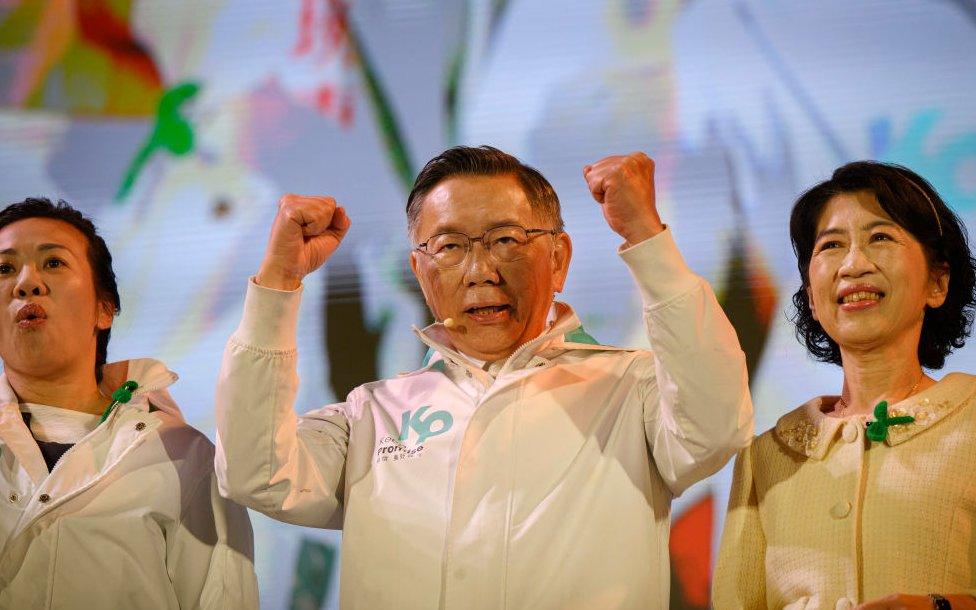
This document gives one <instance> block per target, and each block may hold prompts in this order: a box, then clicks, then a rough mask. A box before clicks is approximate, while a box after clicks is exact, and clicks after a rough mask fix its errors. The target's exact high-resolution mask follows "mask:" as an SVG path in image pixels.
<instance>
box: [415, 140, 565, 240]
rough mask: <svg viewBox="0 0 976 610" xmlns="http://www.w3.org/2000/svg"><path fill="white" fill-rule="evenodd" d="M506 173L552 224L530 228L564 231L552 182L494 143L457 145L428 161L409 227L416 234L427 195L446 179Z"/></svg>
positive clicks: (539, 214) (417, 184) (541, 217)
mask: <svg viewBox="0 0 976 610" xmlns="http://www.w3.org/2000/svg"><path fill="white" fill-rule="evenodd" d="M506 174H508V175H512V176H514V177H515V178H516V179H517V180H518V182H519V184H520V185H521V186H522V190H523V191H525V196H526V198H527V199H528V200H529V205H531V206H532V211H533V212H534V213H535V215H536V217H537V218H538V219H539V220H541V221H542V222H544V223H546V224H547V225H549V226H547V227H526V228H527V229H532V228H548V229H555V230H556V231H562V230H563V218H562V213H561V212H560V209H559V197H557V196H556V191H555V189H553V188H552V185H551V184H549V181H548V180H546V179H545V177H544V176H543V175H542V174H541V173H539V171H538V170H537V169H535V168H533V167H529V166H528V165H525V164H524V163H522V162H521V161H519V160H518V159H517V158H516V157H513V156H512V155H510V154H508V153H506V152H503V151H501V150H498V149H497V148H494V147H492V146H478V147H474V146H455V147H453V148H449V149H447V150H445V151H444V152H442V153H441V154H439V155H437V156H436V157H434V158H433V159H431V160H430V161H428V162H427V165H425V166H424V168H423V169H422V170H420V173H419V174H417V179H416V180H415V181H414V183H413V190H411V191H410V195H409V196H408V197H407V229H408V231H409V232H410V235H411V236H414V235H413V234H414V230H415V229H416V228H417V219H418V217H419V216H420V208H421V206H422V203H423V200H424V197H425V196H426V195H427V194H428V193H429V192H430V191H432V190H433V189H434V187H435V186H437V185H438V184H440V183H441V182H443V181H444V180H447V179H448V178H451V177H454V176H499V175H506ZM414 237H416V236H414Z"/></svg>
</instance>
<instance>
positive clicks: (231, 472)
mask: <svg viewBox="0 0 976 610" xmlns="http://www.w3.org/2000/svg"><path fill="white" fill-rule="evenodd" d="M300 300H301V290H296V291H294V292H283V291H278V290H271V289H269V288H264V287H261V286H258V285H257V284H255V283H254V282H253V280H252V281H251V282H250V283H249V286H248V291H247V297H246V299H245V304H244V315H243V319H242V320H241V324H240V326H239V327H238V329H237V331H236V332H235V333H234V334H233V335H232V336H231V338H230V340H229V341H228V343H227V348H226V349H225V351H224V359H223V362H222V364H221V368H220V377H219V380H218V383H217V395H216V403H217V458H216V471H217V481H218V483H219V487H220V493H221V494H223V495H224V496H225V497H227V498H230V499H232V500H234V501H236V502H239V503H240V504H243V505H245V506H248V507H250V508H253V509H254V510H257V511H260V512H262V513H264V514H266V515H268V516H270V517H272V518H274V519H278V520H280V521H286V522H288V523H295V524H298V525H306V526H311V527H331V528H336V527H340V526H341V519H342V514H341V513H342V511H341V505H342V501H341V500H342V491H343V472H344V469H345V460H346V448H347V446H348V442H349V420H348V418H347V417H346V413H347V410H346V405H345V403H340V404H336V405H331V406H328V407H324V408H322V409H318V410H317V411H313V412H310V413H308V414H307V415H306V416H304V417H298V416H297V415H296V414H295V411H294V408H293V405H294V402H295V395H296V393H297V391H298V374H297V371H296V364H297V356H298V354H297V349H296V345H295V339H296V337H295V333H296V326H297V319H298V306H299V302H300Z"/></svg>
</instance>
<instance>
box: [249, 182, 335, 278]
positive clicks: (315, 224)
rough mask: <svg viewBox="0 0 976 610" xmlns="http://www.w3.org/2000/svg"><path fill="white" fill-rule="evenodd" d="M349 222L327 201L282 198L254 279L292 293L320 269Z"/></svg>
mask: <svg viewBox="0 0 976 610" xmlns="http://www.w3.org/2000/svg"><path fill="white" fill-rule="evenodd" d="M350 224H351V222H350V221H349V217H348V216H346V211H345V210H344V209H342V208H341V207H339V206H338V205H337V204H336V202H335V199H333V198H331V197H305V196H302V195H285V196H284V197H282V198H281V200H280V201H278V215H277V216H275V219H274V224H272V225H271V237H269V238H268V247H267V249H266V250H265V252H264V260H263V261H261V269H260V270H259V271H258V275H257V277H256V278H255V281H257V283H258V284H260V285H261V286H266V287H268V288H274V289H277V290H295V289H297V288H298V287H299V286H301V284H302V278H304V277H305V276H306V275H308V274H309V273H311V272H313V271H315V270H316V269H318V268H319V267H321V266H322V263H324V262H325V261H326V260H328V258H329V257H330V256H332V253H333V252H335V250H336V248H338V247H339V243H340V242H342V238H343V237H345V236H346V232H347V231H349V226H350Z"/></svg>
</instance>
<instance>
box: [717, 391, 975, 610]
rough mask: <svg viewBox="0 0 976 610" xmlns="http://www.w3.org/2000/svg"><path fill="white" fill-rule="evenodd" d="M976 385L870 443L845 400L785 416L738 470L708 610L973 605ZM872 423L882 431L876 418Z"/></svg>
mask: <svg viewBox="0 0 976 610" xmlns="http://www.w3.org/2000/svg"><path fill="white" fill-rule="evenodd" d="M974 396H976V377H973V376H971V375H964V374H960V373H952V374H949V375H947V376H946V377H945V378H944V379H942V380H941V381H940V382H938V383H937V384H935V385H934V386H932V387H930V388H928V389H926V390H925V391H923V392H919V393H918V394H916V395H914V396H912V397H910V398H908V399H906V400H904V401H902V402H899V403H897V404H894V405H891V406H890V408H889V415H891V416H895V415H906V414H907V415H911V416H913V417H915V422H914V423H911V424H907V425H895V426H892V427H891V428H889V433H888V438H887V439H886V440H885V441H884V442H880V443H879V442H871V441H869V440H867V438H866V436H865V421H866V417H865V416H856V417H850V418H843V419H841V418H834V417H828V416H826V415H824V414H823V413H822V412H821V409H822V408H823V407H831V406H832V405H833V403H834V402H836V400H837V397H836V396H830V397H821V398H816V399H814V400H811V401H810V402H808V403H806V404H805V405H803V406H801V407H800V408H798V409H796V410H795V411H793V412H791V413H789V414H787V415H786V416H784V417H783V418H782V419H780V421H779V422H778V423H777V425H776V427H775V428H774V429H773V430H770V431H768V432H766V433H765V434H763V435H762V436H760V437H759V438H757V439H756V440H755V442H754V443H753V444H752V446H751V447H749V448H747V449H744V450H743V451H742V452H741V453H740V454H739V457H738V459H737V461H736V467H735V478H734V482H733V490H732V496H731V498H730V500H729V513H728V516H727V518H726V521H725V531H724V535H723V538H722V546H721V551H720V553H719V559H718V566H717V568H716V573H715V580H714V588H713V600H712V601H713V605H714V607H715V608H716V610H725V609H726V608H730V609H734V608H791V609H797V610H799V609H803V608H806V609H811V610H812V609H815V608H816V609H824V608H830V609H833V608H853V607H854V606H855V605H856V604H858V603H861V602H864V601H869V600H872V599H876V598H879V597H883V596H885V595H889V594H892V593H907V594H916V595H924V594H928V593H941V594H946V593H969V594H972V593H976V532H974V531H973V525H974V523H976V406H974V405H973V399H974ZM872 419H873V418H872Z"/></svg>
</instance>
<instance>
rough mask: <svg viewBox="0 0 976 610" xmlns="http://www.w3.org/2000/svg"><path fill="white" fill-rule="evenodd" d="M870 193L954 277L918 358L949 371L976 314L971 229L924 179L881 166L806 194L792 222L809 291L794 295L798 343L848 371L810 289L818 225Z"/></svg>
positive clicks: (927, 326) (851, 168) (925, 324)
mask: <svg viewBox="0 0 976 610" xmlns="http://www.w3.org/2000/svg"><path fill="white" fill-rule="evenodd" d="M856 192H868V193H871V194H873V195H874V196H875V198H876V199H877V200H878V204H879V205H880V206H881V209H883V210H884V211H885V213H887V214H888V216H890V217H891V219H892V220H893V221H895V222H896V223H897V224H898V225H899V226H901V227H902V228H903V229H905V230H906V231H908V232H909V233H911V235H912V236H913V237H914V238H915V239H916V240H918V241H919V243H921V245H922V249H923V251H924V252H925V255H926V258H927V260H928V263H929V265H930V266H932V267H934V266H945V267H947V268H948V270H949V289H948V293H947V295H946V300H945V302H944V303H943V304H942V306H941V307H939V308H937V309H932V308H926V310H925V316H924V318H923V321H922V334H921V337H920V339H919V343H918V358H919V361H920V362H921V364H922V366H923V367H925V368H927V369H939V368H942V366H943V365H945V359H946V356H947V355H949V353H950V352H952V350H954V349H958V348H960V347H962V346H963V344H964V343H965V341H966V337H968V336H969V334H970V331H971V330H972V325H973V315H974V309H976V294H974V290H976V261H974V260H973V256H972V253H971V252H970V249H969V242H968V240H967V237H966V229H965V227H964V226H963V224H962V221H961V220H959V217H958V216H956V215H955V214H954V213H953V212H952V210H950V209H949V207H948V206H947V205H946V203H945V202H944V201H943V200H942V198H941V197H940V196H939V193H938V192H936V190H935V189H934V188H933V187H932V185H931V184H929V183H928V181H926V180H925V179H924V178H922V177H921V176H919V175H918V174H916V173H915V172H913V171H911V170H910V169H908V168H906V167H902V166H900V165H894V164H889V163H880V162H877V161H855V162H853V163H848V164H847V165H844V166H842V167H839V168H838V169H837V170H836V171H834V174H833V175H832V176H831V177H830V179H829V180H826V181H824V182H821V183H820V184H818V185H816V186H814V187H813V188H811V189H810V190H808V191H807V192H805V193H803V195H801V196H800V198H799V199H798V200H797V202H796V204H795V205H794V206H793V212H792V213H791V215H790V239H791V240H792V242H793V251H794V252H795V253H796V259H797V267H798V268H799V270H800V278H801V280H802V285H801V286H800V288H799V290H797V291H796V293H795V294H794V295H793V305H794V306H795V308H796V312H795V315H794V316H793V322H794V323H795V324H796V334H797V338H798V339H800V341H801V342H803V343H805V344H806V346H807V349H808V350H809V351H810V353H811V354H813V356H814V357H815V358H817V359H818V360H820V361H822V362H830V363H833V364H838V365H839V364H840V363H841V357H840V348H839V347H838V346H837V343H835V342H834V340H833V339H831V338H830V337H829V336H828V335H827V333H826V331H824V329H823V327H822V326H821V325H820V323H819V322H817V320H815V319H814V317H813V312H812V311H811V309H810V302H809V296H808V294H807V288H808V287H809V286H810V274H809V272H810V259H811V258H812V256H813V247H814V244H815V242H816V232H817V223H818V222H819V220H820V215H821V213H822V212H823V209H824V206H826V204H827V202H828V201H829V200H830V199H831V198H833V197H835V196H837V195H840V194H844V193H856Z"/></svg>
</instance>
